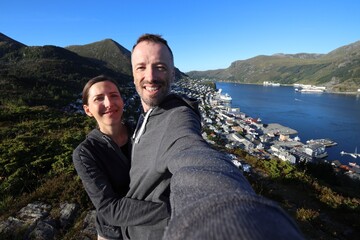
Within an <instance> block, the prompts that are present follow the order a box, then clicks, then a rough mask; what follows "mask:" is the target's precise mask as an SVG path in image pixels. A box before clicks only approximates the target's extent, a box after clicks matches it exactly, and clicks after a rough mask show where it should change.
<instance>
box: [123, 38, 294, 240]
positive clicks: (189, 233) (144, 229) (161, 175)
mask: <svg viewBox="0 0 360 240" xmlns="http://www.w3.org/2000/svg"><path fill="white" fill-rule="evenodd" d="M131 63H132V68H133V76H134V84H135V87H136V90H137V92H138V94H139V95H140V98H141V103H142V107H143V110H144V113H143V114H142V116H141V117H140V119H139V122H138V126H137V128H136V130H135V133H134V136H133V149H132V163H131V170H130V190H129V192H128V194H127V197H131V198H135V199H139V200H145V201H153V202H166V203H169V201H170V202H171V212H172V213H171V214H172V217H171V220H170V219H165V220H162V221H159V222H158V223H157V224H151V225H146V226H145V225H143V226H136V227H128V228H127V229H126V234H127V236H130V239H161V238H162V237H163V235H164V230H165V228H166V226H167V225H168V222H169V221H170V222H169V223H170V225H169V227H168V228H167V230H166V233H165V236H164V237H165V238H166V239H211V238H215V239H231V237H229V236H228V235H229V233H230V232H231V231H229V228H228V227H230V229H231V228H232V227H233V226H236V227H238V225H234V224H232V223H228V222H227V221H226V217H224V215H223V213H226V214H229V216H231V218H230V219H231V221H234V219H236V217H237V215H238V214H242V213H245V212H246V211H247V209H246V208H243V207H242V208H240V210H239V209H236V212H235V213H232V215H231V211H232V210H231V209H234V208H232V206H231V205H229V206H230V208H231V209H230V210H229V209H228V207H227V204H232V203H234V204H235V205H239V204H240V205H241V204H243V205H241V206H247V205H250V207H249V208H248V209H250V210H249V212H248V215H249V214H250V215H252V214H255V215H257V214H259V213H262V214H263V213H264V212H265V211H264V210H259V211H256V210H255V209H254V208H253V207H254V206H256V207H261V206H264V205H265V202H266V206H269V208H271V209H272V212H274V214H272V215H271V216H272V217H273V216H274V215H275V216H276V214H278V215H279V214H280V215H281V216H282V218H283V219H281V218H280V219H277V221H279V222H280V223H281V224H282V225H278V224H272V225H276V226H278V228H277V229H281V227H284V226H285V227H289V226H290V227H289V228H290V230H289V231H287V234H288V233H292V232H291V230H292V231H293V234H288V235H287V237H290V238H294V236H295V237H296V236H300V233H299V232H298V231H297V230H296V226H295V225H293V222H292V221H291V219H290V218H288V217H287V216H286V215H285V214H284V213H283V212H282V210H281V209H280V208H278V207H277V206H276V205H274V204H273V203H272V202H270V201H266V200H264V199H263V198H260V197H258V196H257V195H256V194H255V193H254V191H253V189H252V188H251V186H250V184H249V183H248V182H247V181H246V179H245V178H244V177H243V176H242V174H241V173H240V171H239V170H238V169H237V168H236V167H235V166H234V165H233V164H232V163H231V161H230V160H229V159H227V158H226V156H225V155H224V154H222V153H220V152H219V151H216V150H214V149H212V148H211V147H210V146H209V145H208V144H207V143H206V141H205V140H204V139H203V138H202V136H201V121H200V120H201V119H200V113H199V111H198V108H197V102H196V101H193V100H190V99H187V98H183V97H180V96H178V95H175V94H171V93H170V85H171V83H172V82H173V81H174V78H175V68H174V58H173V54H172V51H171V49H170V47H169V46H168V44H167V42H166V40H164V39H163V38H161V36H159V35H153V34H145V35H143V36H141V37H140V38H139V39H138V41H137V43H136V44H135V45H134V47H133V49H132V55H131ZM170 182H171V192H170ZM218 200H219V201H220V202H216V201H218ZM214 201H215V202H214ZM203 203H204V204H205V205H204V206H202V204H203ZM224 203H226V204H225V205H224ZM218 204H219V206H220V209H219V207H217V205H218ZM208 206H210V207H211V208H213V209H216V211H215V212H214V214H210V215H209V216H206V217H205V215H206V214H207V213H211V211H210V212H209V211H208V210H210V209H211V208H210V209H208V208H206V207H208ZM264 208H266V207H263V208H262V209H264ZM221 209H222V210H221ZM274 209H275V210H274ZM198 210H201V211H200V212H199V211H198ZM244 211H245V212H244ZM189 214H190V215H191V216H193V217H194V219H197V220H200V221H203V222H198V221H195V222H191V219H188V218H187V217H186V216H187V215H189ZM194 214H195V215H194ZM204 214H205V215H204ZM169 216H170V215H169ZM218 216H219V217H220V218H219V220H220V221H223V220H225V221H224V222H218V221H217V220H216V219H215V218H217V217H218ZM244 216H245V214H244ZM284 216H286V217H285V218H284ZM247 217H249V218H250V219H251V218H254V219H255V220H257V221H252V222H250V223H249V224H247V225H245V228H246V227H248V226H252V228H253V229H254V226H253V225H252V224H254V223H256V224H262V223H263V222H262V221H261V219H260V220H259V219H258V218H257V217H256V216H253V217H250V216H247ZM260 217H264V216H263V215H260ZM206 218H209V220H210V219H213V221H211V220H210V221H205V219H206ZM264 219H265V218H264ZM266 219H268V218H266ZM284 219H285V220H284ZM245 220H246V219H243V218H241V221H242V222H243V221H245ZM270 220H272V219H270ZM190 222H191V224H193V226H189V225H188V223H190ZM205 222H207V223H209V225H206V226H203V225H202V224H203V223H205ZM224 224H225V225H227V226H224ZM184 226H185V228H184ZM240 226H241V224H240ZM269 226H270V225H269ZM209 227H210V228H213V227H214V229H216V231H210V229H209ZM271 227H273V226H271ZM271 227H270V228H271ZM257 228H264V226H261V225H260V226H257V227H256V226H255V229H257ZM270 228H266V229H267V231H265V230H264V231H260V232H259V233H257V232H256V233H255V234H248V233H247V232H250V233H253V232H254V230H252V229H244V228H242V231H243V233H241V236H244V237H248V238H251V237H252V238H253V239H255V238H256V237H259V236H260V237H265V236H266V237H269V235H268V233H273V232H272V231H271V229H270ZM294 229H295V230H294ZM232 231H234V232H233V233H234V234H235V235H234V236H235V237H236V238H237V239H238V238H239V236H240V235H239V234H238V232H237V230H236V229H233V230H232ZM269 231H270V232H269ZM207 232H209V233H211V234H212V233H214V234H215V235H212V236H210V235H208V233H207ZM224 232H227V234H225V233H224ZM282 233H283V231H282V232H281V234H282ZM181 234H186V235H181ZM201 234H205V235H201ZM281 234H280V235H279V234H274V235H273V236H274V237H279V236H280V237H281V236H283V235H281ZM297 234H298V235H297ZM283 237H284V236H283ZM295 239H296V238H295Z"/></svg>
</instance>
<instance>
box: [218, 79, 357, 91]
mask: <svg viewBox="0 0 360 240" xmlns="http://www.w3.org/2000/svg"><path fill="white" fill-rule="evenodd" d="M214 82H226V83H235V84H246V85H259V86H263V83H242V82H236V81H224V80H216V81H214ZM282 86H283V87H294V84H283V83H280V85H279V86H274V87H282ZM270 87H272V86H270ZM359 89H360V86H359ZM324 93H330V94H344V95H360V91H354V92H340V91H333V90H325V91H324Z"/></svg>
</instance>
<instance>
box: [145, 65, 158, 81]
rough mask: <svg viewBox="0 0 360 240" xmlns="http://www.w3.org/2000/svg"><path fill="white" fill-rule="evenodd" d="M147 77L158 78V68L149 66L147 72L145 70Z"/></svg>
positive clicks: (147, 78)
mask: <svg viewBox="0 0 360 240" xmlns="http://www.w3.org/2000/svg"><path fill="white" fill-rule="evenodd" d="M145 78H146V80H148V81H153V80H155V79H156V69H154V68H152V67H149V68H147V69H146V72H145Z"/></svg>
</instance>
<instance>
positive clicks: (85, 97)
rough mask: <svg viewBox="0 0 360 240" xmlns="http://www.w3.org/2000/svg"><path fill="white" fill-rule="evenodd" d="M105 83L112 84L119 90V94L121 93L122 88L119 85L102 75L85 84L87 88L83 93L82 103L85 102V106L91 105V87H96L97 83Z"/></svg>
mask: <svg viewBox="0 0 360 240" xmlns="http://www.w3.org/2000/svg"><path fill="white" fill-rule="evenodd" d="M105 81H109V82H112V83H113V84H114V85H115V86H116V87H117V89H118V90H119V93H121V91H120V87H119V85H118V83H117V82H116V81H115V80H114V79H112V78H110V77H108V76H106V75H100V76H97V77H94V78H92V79H90V80H89V81H88V82H87V83H86V84H85V86H84V88H83V91H82V102H83V104H84V105H88V104H89V101H88V100H89V90H90V88H91V86H92V85H94V84H95V83H98V82H105Z"/></svg>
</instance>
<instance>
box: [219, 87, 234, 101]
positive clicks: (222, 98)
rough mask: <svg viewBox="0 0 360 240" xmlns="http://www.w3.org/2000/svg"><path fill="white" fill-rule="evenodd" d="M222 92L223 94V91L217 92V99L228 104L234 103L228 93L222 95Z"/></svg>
mask: <svg viewBox="0 0 360 240" xmlns="http://www.w3.org/2000/svg"><path fill="white" fill-rule="evenodd" d="M221 92H222V89H221V88H220V89H219V91H218V92H217V93H218V94H217V97H218V99H219V100H220V101H222V102H227V103H228V102H231V101H232V97H231V96H230V95H229V94H227V93H225V94H222V93H221Z"/></svg>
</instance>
